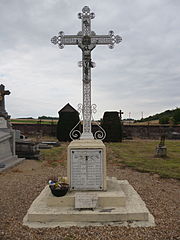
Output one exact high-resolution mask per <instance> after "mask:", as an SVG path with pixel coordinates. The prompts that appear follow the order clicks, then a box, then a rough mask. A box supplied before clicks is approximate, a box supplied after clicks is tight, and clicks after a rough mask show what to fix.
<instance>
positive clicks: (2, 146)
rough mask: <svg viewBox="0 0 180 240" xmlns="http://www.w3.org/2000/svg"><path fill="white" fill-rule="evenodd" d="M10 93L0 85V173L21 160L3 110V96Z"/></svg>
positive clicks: (13, 132) (12, 131) (6, 115)
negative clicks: (17, 154)
mask: <svg viewBox="0 0 180 240" xmlns="http://www.w3.org/2000/svg"><path fill="white" fill-rule="evenodd" d="M9 94H10V91H8V90H5V87H4V85H2V84H1V85H0V172H1V171H3V170H5V169H7V168H8V167H11V166H13V165H15V164H17V163H19V162H20V161H22V160H23V159H19V158H17V156H16V153H15V131H14V130H13V129H12V128H11V126H10V123H9V121H8V119H9V118H10V116H9V115H8V113H7V112H6V110H5V96H6V95H9Z"/></svg>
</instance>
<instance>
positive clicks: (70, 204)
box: [23, 178, 155, 228]
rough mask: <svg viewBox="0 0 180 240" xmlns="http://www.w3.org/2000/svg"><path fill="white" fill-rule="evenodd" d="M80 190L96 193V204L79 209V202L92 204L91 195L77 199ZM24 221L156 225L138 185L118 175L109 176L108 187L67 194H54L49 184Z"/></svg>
mask: <svg viewBox="0 0 180 240" xmlns="http://www.w3.org/2000/svg"><path fill="white" fill-rule="evenodd" d="M78 194H80V196H81V194H86V196H88V195H91V196H92V195H93V194H95V195H96V196H97V198H96V204H95V206H94V208H92V209H90V208H89V209H87V208H84V209H82V208H81V209H78V208H77V205H78V204H79V206H81V205H83V204H85V205H86V204H88V203H87V202H88V201H87V199H86V202H84V203H83V200H82V199H79V200H81V203H77V199H78V198H77V195H78ZM82 196H83V195H82ZM81 207H82V206H81ZM23 224H24V225H26V226H29V227H32V228H40V227H57V226H61V227H69V226H88V225H92V226H99V225H106V224H112V225H118V226H121V225H122V226H124V225H128V226H132V227H136V226H142V227H148V226H155V223H154V217H153V216H152V215H151V214H150V212H149V210H148V209H147V207H146V205H145V203H144V202H143V201H142V199H141V197H140V196H139V195H138V193H137V192H136V191H135V190H134V188H133V187H132V186H131V185H130V184H129V183H128V181H126V180H117V179H116V178H107V191H86V192H83V191H71V192H68V193H67V194H66V195H65V196H64V197H54V196H53V195H52V194H51V191H50V189H49V186H46V187H45V188H44V189H43V190H42V192H41V193H40V195H39V196H38V197H37V198H36V199H35V200H34V202H33V203H32V205H31V207H30V208H29V210H28V212H27V214H26V216H25V217H24V219H23Z"/></svg>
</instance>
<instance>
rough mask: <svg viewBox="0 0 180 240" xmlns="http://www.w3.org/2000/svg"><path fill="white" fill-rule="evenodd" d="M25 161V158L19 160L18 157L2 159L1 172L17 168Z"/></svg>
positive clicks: (0, 161)
mask: <svg viewBox="0 0 180 240" xmlns="http://www.w3.org/2000/svg"><path fill="white" fill-rule="evenodd" d="M24 159H25V158H18V157H17V156H16V155H15V156H10V157H6V158H4V159H1V160H0V164H2V166H3V167H0V172H3V171H5V170H6V169H8V168H12V167H14V166H16V165H17V164H19V163H21V162H22V161H23V160H24Z"/></svg>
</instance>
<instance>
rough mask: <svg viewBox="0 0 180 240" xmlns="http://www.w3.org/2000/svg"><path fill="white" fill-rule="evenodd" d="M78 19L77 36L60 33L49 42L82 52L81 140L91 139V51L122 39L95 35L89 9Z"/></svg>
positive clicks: (79, 14) (86, 8)
mask: <svg viewBox="0 0 180 240" xmlns="http://www.w3.org/2000/svg"><path fill="white" fill-rule="evenodd" d="M78 17H79V18H80V19H82V31H80V32H79V33H78V34H77V35H64V33H63V32H62V31H61V32H59V35H58V36H54V37H53V38H52V39H51V42H52V43H54V44H58V46H59V48H60V49H62V48H64V45H78V47H79V48H80V49H81V50H82V61H81V62H80V66H82V67H83V106H82V113H83V133H82V135H81V139H93V138H94V137H93V134H92V132H91V116H92V106H91V68H93V67H95V63H93V62H92V61H91V51H92V50H93V49H94V48H95V47H96V45H109V48H111V49H112V48H113V47H114V44H115V43H120V42H121V41H122V38H121V37H120V36H118V35H117V36H115V35H114V32H113V31H109V35H96V33H95V32H94V31H91V19H93V18H95V14H94V13H91V12H90V8H89V7H87V6H85V7H84V8H83V9H82V13H78Z"/></svg>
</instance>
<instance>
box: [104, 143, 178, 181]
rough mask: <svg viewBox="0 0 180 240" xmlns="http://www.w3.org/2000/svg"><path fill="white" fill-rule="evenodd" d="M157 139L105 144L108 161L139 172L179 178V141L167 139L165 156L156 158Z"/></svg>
mask: <svg viewBox="0 0 180 240" xmlns="http://www.w3.org/2000/svg"><path fill="white" fill-rule="evenodd" d="M158 143H159V141H153V140H139V141H138V140H137V141H123V142H122V143H109V144H107V149H109V151H108V152H110V154H108V155H111V156H107V159H110V162H113V163H117V164H118V163H121V164H123V165H125V166H128V167H132V168H134V169H136V170H138V171H141V172H153V173H158V174H159V175H160V176H161V177H167V178H177V179H180V141H173V140H172V141H171V140H167V141H166V143H165V145H166V147H167V157H166V158H156V157H154V155H155V148H156V146H157V145H158ZM107 161H108V160H107Z"/></svg>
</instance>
